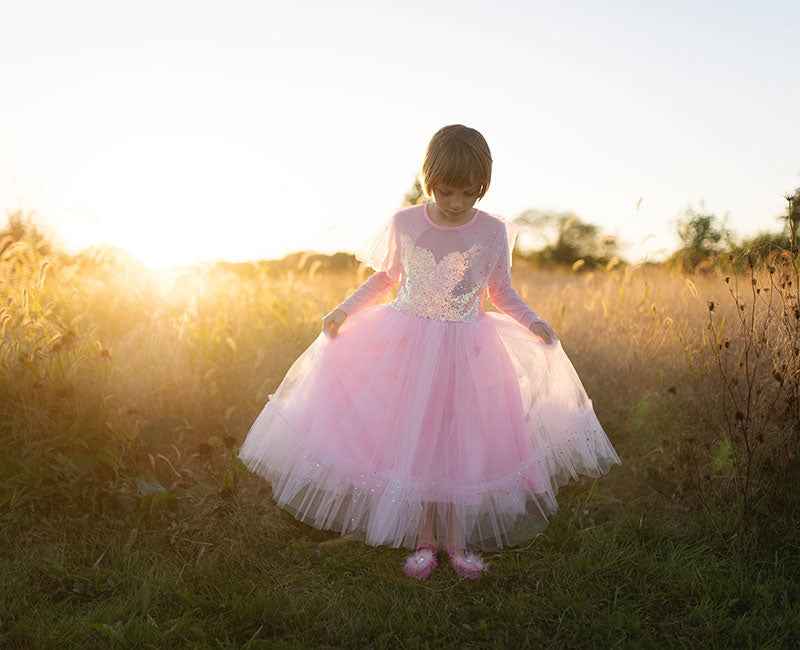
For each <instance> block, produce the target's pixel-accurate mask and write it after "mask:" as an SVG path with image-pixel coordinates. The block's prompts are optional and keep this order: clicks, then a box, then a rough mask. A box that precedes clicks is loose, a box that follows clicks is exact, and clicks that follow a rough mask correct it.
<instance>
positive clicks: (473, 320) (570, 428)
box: [239, 213, 619, 549]
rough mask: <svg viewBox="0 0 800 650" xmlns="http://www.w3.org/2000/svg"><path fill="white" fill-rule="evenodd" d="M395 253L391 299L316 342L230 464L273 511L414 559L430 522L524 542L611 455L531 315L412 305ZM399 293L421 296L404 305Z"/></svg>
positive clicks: (447, 536)
mask: <svg viewBox="0 0 800 650" xmlns="http://www.w3.org/2000/svg"><path fill="white" fill-rule="evenodd" d="M401 214H402V213H401ZM426 216H427V215H426ZM486 216H487V217H488V215H486ZM497 223H499V222H497V221H495V225H496V224H497ZM442 230H443V234H451V233H446V232H444V231H445V229H442ZM402 241H403V240H402V239H400V242H401V243H400V245H399V247H398V251H397V252H396V254H393V255H390V256H388V257H387V258H386V260H385V264H382V263H376V264H375V266H377V267H381V266H384V269H383V270H384V271H389V269H390V268H391V267H392V265H395V264H398V262H397V259H398V258H400V259H401V262H400V264H401V267H402V271H401V272H399V273H395V274H387V277H389V278H392V277H394V278H395V279H397V278H398V277H399V276H403V274H405V277H404V280H405V281H406V283H405V285H401V289H400V291H399V292H398V299H397V300H396V301H394V302H393V303H392V304H391V305H378V306H373V307H371V308H369V309H363V305H359V309H353V310H352V312H353V313H351V314H350V315H349V317H348V318H347V320H346V321H345V323H344V325H343V326H342V327H341V329H340V330H339V334H338V336H337V337H336V338H335V339H329V338H328V337H327V336H325V335H323V334H320V336H319V337H318V338H317V339H316V340H315V341H314V342H313V343H312V344H311V346H309V348H308V349H307V350H306V351H305V352H304V353H303V354H302V355H301V356H300V357H299V358H298V359H297V361H296V362H295V363H294V364H293V365H292V367H291V368H290V370H289V372H288V373H287V375H286V377H285V379H284V380H283V382H282V383H281V385H280V386H279V387H278V389H277V390H276V392H275V393H274V394H273V395H271V396H270V400H269V402H268V403H267V405H266V406H265V407H264V409H263V411H262V412H261V414H260V415H259V417H258V418H257V420H256V421H255V423H254V424H253V426H252V428H251V430H250V432H249V434H248V436H247V439H246V440H245V442H244V444H243V446H242V448H241V450H240V454H239V455H240V457H241V459H242V460H243V462H244V463H245V464H246V465H247V467H248V468H250V469H251V470H252V471H254V472H257V473H258V474H260V475H261V476H263V477H265V478H266V479H267V480H268V481H269V482H270V483H271V485H272V488H273V496H274V498H275V499H276V501H277V503H278V505H279V506H281V507H284V508H286V509H287V510H289V511H290V512H291V513H292V514H294V515H295V516H296V517H297V518H298V519H300V520H301V521H304V522H306V523H308V524H310V525H312V526H315V527H317V528H322V529H333V530H337V531H340V532H341V533H342V534H348V535H351V536H353V537H355V538H357V539H362V540H364V541H365V542H366V543H368V544H372V545H388V546H393V547H397V546H406V547H409V548H414V547H416V545H417V543H418V534H419V531H420V526H421V525H422V524H423V521H424V522H425V524H426V525H428V526H430V527H431V529H432V531H433V533H434V535H435V536H436V538H437V540H440V543H442V544H445V543H447V544H451V545H458V544H466V545H474V546H477V547H480V548H484V549H491V548H500V547H503V546H506V545H513V544H516V543H519V542H521V541H523V540H525V539H528V538H530V537H532V536H533V535H535V534H536V533H537V532H538V531H539V530H541V529H542V528H543V527H544V526H545V525H546V523H547V517H548V515H550V514H552V513H553V512H555V510H556V509H557V503H556V500H555V496H556V493H557V490H558V487H559V486H560V485H562V484H564V483H565V482H566V481H568V480H569V479H570V478H575V477H577V475H578V474H587V475H589V476H598V475H600V474H601V473H604V472H606V471H607V470H608V469H609V468H610V466H611V465H612V464H614V463H618V462H619V458H618V457H617V454H616V453H615V451H614V449H613V448H612V446H611V444H610V442H609V441H608V438H607V437H606V435H605V433H604V432H603V429H602V428H601V426H600V424H599V422H598V420H597V418H596V416H595V414H594V411H593V409H592V403H591V401H590V400H589V398H588V397H587V395H586V392H585V391H584V389H583V386H582V385H581V382H580V380H579V378H578V376H577V374H576V373H575V371H574V369H573V367H572V364H571V363H570V361H569V359H568V358H567V356H566V355H565V354H564V351H563V349H562V348H561V344H560V342H556V343H554V344H550V345H548V344H545V343H543V342H541V340H540V339H538V337H536V336H535V335H534V334H533V333H532V332H530V331H529V330H528V329H527V327H526V326H524V325H523V324H521V323H522V322H525V321H531V322H532V317H531V316H530V314H532V313H533V312H530V314H522V313H521V312H514V316H515V318H516V320H515V318H511V317H510V316H507V315H505V314H497V313H486V312H484V311H483V310H481V309H478V310H477V311H475V312H474V316H473V312H472V311H471V310H472V309H473V304H470V301H471V300H472V296H471V297H470V299H468V300H461V301H460V302H458V304H457V305H456V304H455V303H454V302H450V303H448V304H441V296H435V297H433V298H431V300H425V299H420V300H416V298H417V297H419V296H423V297H424V293H420V292H424V289H423V288H422V287H420V286H418V285H419V283H423V282H428V280H429V278H428V277H427V276H428V275H430V273H431V270H430V268H428V269H427V271H426V273H427V275H426V277H424V278H423V277H422V276H420V277H414V276H413V269H414V264H415V263H416V262H415V261H414V259H413V258H414V251H413V249H411V248H410V246H411V245H412V244H403V243H402ZM498 241H500V240H498ZM403 246H405V247H406V248H405V250H404V251H403ZM458 246H459V247H460V248H461V249H462V250H460V251H459V252H461V253H463V252H464V251H465V250H467V249H465V248H464V246H463V245H462V244H458ZM506 247H507V240H506V237H505V233H503V237H502V243H500V244H499V248H500V249H501V250H500V253H499V255H498V258H497V260H499V262H500V264H502V265H504V266H505V269H506V271H507V265H508V260H507V259H506V260H503V259H502V256H503V249H505V250H506V251H507V248H506ZM425 250H426V251H428V252H429V254H430V255H431V256H433V253H431V252H430V249H427V248H426V249H425ZM443 259H444V257H440V258H439V260H440V261H441V260H443ZM420 260H421V261H422V263H423V264H424V265H428V266H430V264H431V260H427V259H425V258H424V256H423V257H420V256H417V261H420ZM497 260H495V264H496V263H497ZM433 264H434V266H435V265H436V262H435V259H434V262H433ZM458 266H459V268H460V269H462V270H463V269H464V268H471V265H469V264H468V265H466V266H464V263H463V260H461V261H459V262H458ZM485 268H487V267H485ZM492 268H494V267H493V266H492V265H491V264H489V265H488V272H489V273H491V271H492ZM376 270H381V269H380V268H376ZM434 273H435V272H434ZM443 273H447V274H448V276H447V278H444V277H443V278H439V280H441V281H449V282H450V283H451V285H453V287H456V286H457V285H458V286H459V287H461V288H460V289H455V290H454V291H455V293H458V292H459V291H461V290H462V289H463V290H464V292H465V293H467V292H470V291H471V289H472V285H473V284H474V282H472V281H470V282H465V281H464V279H463V277H459V276H458V275H456V276H453V274H452V271H446V272H444V271H443ZM373 277H374V276H373ZM470 280H473V278H470ZM415 282H416V283H417V284H415ZM386 284H391V283H387V282H385V281H382V284H381V287H380V288H375V289H374V291H373V293H375V294H376V295H377V294H379V293H380V292H382V291H385V286H384V285H386ZM402 286H406V287H412V286H413V287H414V291H415V292H416V293H415V294H414V295H413V296H409V295H408V292H407V295H406V296H405V297H404V296H403V288H402ZM509 286H510V283H509ZM479 288H480V286H479ZM495 293H496V295H497V293H498V292H495ZM461 295H463V294H461ZM490 296H491V286H490ZM362 299H363V296H362ZM477 299H478V300H480V296H478V297H477ZM415 300H416V302H415ZM362 302H365V303H366V302H369V301H368V300H366V299H363V300H362ZM431 305H433V306H431ZM351 307H352V303H351ZM459 309H460V310H461V311H459ZM420 310H422V311H425V310H427V311H430V310H433V311H434V312H436V313H433V314H431V313H427V311H426V315H419V314H418V313H413V312H419V311H420ZM436 310H439V311H438V312H437V311H436ZM510 311H513V310H510ZM440 312H441V313H440ZM437 314H438V315H437ZM442 316H446V318H443V317H442ZM462 317H463V320H462V319H461V318H462ZM533 317H535V318H536V319H538V317H537V316H536V315H535V314H533ZM445 540H446V541H445Z"/></svg>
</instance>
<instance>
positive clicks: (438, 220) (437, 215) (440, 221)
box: [426, 201, 478, 228]
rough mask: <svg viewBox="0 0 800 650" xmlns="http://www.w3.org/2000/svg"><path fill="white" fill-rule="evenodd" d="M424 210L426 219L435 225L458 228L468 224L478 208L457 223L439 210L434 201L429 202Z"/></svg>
mask: <svg viewBox="0 0 800 650" xmlns="http://www.w3.org/2000/svg"><path fill="white" fill-rule="evenodd" d="M426 208H427V212H428V218H429V219H430V220H431V221H432V222H433V223H434V224H435V225H437V226H441V227H442V228H458V227H459V226H464V225H466V224H468V223H470V222H471V221H472V220H473V219H474V218H475V215H476V214H477V213H478V208H476V207H473V208H472V209H471V210H470V212H469V213H468V214H467V216H466V217H464V218H462V219H459V220H458V221H453V220H452V219H450V218H448V217H447V215H445V214H443V213H442V212H441V211H440V210H439V207H438V206H437V205H436V202H435V201H431V202H430V203H428V204H426Z"/></svg>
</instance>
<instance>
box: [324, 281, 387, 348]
mask: <svg viewBox="0 0 800 650" xmlns="http://www.w3.org/2000/svg"><path fill="white" fill-rule="evenodd" d="M398 280H399V276H395V277H392V276H390V275H389V274H388V273H386V272H385V271H378V272H377V273H373V274H372V275H371V276H369V277H368V278H367V280H366V281H365V282H364V283H363V284H362V285H361V286H360V287H359V288H358V289H356V290H355V291H354V292H353V293H352V294H350V296H349V297H348V298H347V299H346V300H345V301H344V302H343V303H341V304H340V305H339V306H338V307H336V308H335V309H334V310H333V311H332V312H331V313H330V314H328V315H327V316H325V318H323V319H322V331H323V332H324V333H326V334H327V335H328V336H329V337H330V338H336V333H337V332H338V331H339V327H340V326H341V325H342V323H344V321H345V319H346V318H347V316H348V314H352V313H353V312H356V311H358V310H359V309H363V308H364V307H366V306H367V305H370V304H372V303H373V302H375V301H376V300H378V299H379V298H380V297H381V296H383V295H385V294H387V293H388V292H389V291H390V290H391V289H392V288H393V287H394V286H395V285H396V284H397V281H398Z"/></svg>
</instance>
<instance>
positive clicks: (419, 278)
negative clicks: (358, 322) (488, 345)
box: [338, 205, 540, 328]
mask: <svg viewBox="0 0 800 650" xmlns="http://www.w3.org/2000/svg"><path fill="white" fill-rule="evenodd" d="M513 248H514V229H513V227H512V226H511V224H509V223H508V222H505V221H503V220H502V219H500V218H499V217H495V216H493V215H490V214H487V213H485V212H482V211H480V210H476V211H475V214H474V215H473V217H472V219H471V220H470V221H469V222H467V223H465V224H462V225H460V226H454V227H448V226H442V225H441V224H437V223H434V222H433V221H432V220H431V218H430V215H429V214H428V210H427V206H425V205H413V206H410V207H408V208H404V209H403V210H400V211H399V212H396V213H395V214H394V215H393V216H392V218H391V219H389V220H387V221H386V222H385V223H384V224H383V225H382V226H381V227H380V229H379V230H378V231H377V232H376V233H375V234H374V235H373V236H372V237H371V238H370V240H369V241H368V242H367V244H366V246H365V247H364V248H362V249H361V250H359V251H358V253H357V254H356V257H357V258H358V259H359V260H361V261H362V262H364V263H366V264H367V265H369V266H371V267H372V268H373V269H375V273H373V274H372V275H371V276H370V277H369V278H367V279H366V280H365V281H364V283H363V284H362V285H361V286H360V287H359V288H358V289H356V290H355V291H354V292H353V293H352V294H351V295H350V296H349V297H348V298H347V300H345V301H344V302H343V303H341V304H340V305H339V307H338V308H339V309H340V310H341V311H343V312H344V313H345V314H348V315H349V314H352V313H354V312H356V311H358V310H359V309H362V308H363V307H364V306H366V305H368V304H371V303H373V302H375V301H376V300H377V299H378V298H379V297H380V296H383V295H385V294H386V293H388V292H389V291H390V290H391V289H393V288H394V287H396V286H397V285H398V283H399V285H400V286H399V288H398V290H397V298H396V299H395V300H394V301H393V302H392V303H390V306H391V307H393V308H394V309H397V310H399V311H402V312H405V313H408V314H412V315H414V316H421V317H423V318H432V319H436V320H440V321H444V322H469V321H474V320H477V319H478V318H479V317H480V315H481V299H482V297H483V289H484V288H485V287H488V288H489V291H488V294H487V297H488V299H489V301H490V302H492V303H493V304H494V305H495V306H496V307H497V308H498V309H500V311H502V312H504V313H505V314H508V315H509V316H512V317H513V318H515V319H516V320H517V321H518V322H519V323H521V324H522V325H524V326H525V327H526V328H527V327H529V326H530V325H531V324H532V323H534V322H535V321H537V320H540V319H539V317H538V316H537V315H536V313H535V312H534V311H533V310H532V309H531V308H530V307H529V306H528V305H527V304H525V301H524V300H523V299H522V298H521V297H520V295H519V294H518V293H517V292H516V291H515V290H514V287H513V286H511V273H510V266H511V254H510V251H511V250H513Z"/></svg>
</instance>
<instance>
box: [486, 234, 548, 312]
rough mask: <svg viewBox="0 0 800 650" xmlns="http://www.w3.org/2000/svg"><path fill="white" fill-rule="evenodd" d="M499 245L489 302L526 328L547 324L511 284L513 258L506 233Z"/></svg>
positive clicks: (489, 283)
mask: <svg viewBox="0 0 800 650" xmlns="http://www.w3.org/2000/svg"><path fill="white" fill-rule="evenodd" d="M497 245H498V246H499V247H500V254H499V257H498V260H497V264H496V265H495V267H494V269H493V270H492V273H491V274H490V275H489V281H488V283H487V284H488V287H489V302H491V303H492V304H493V305H494V306H495V307H497V308H498V309H499V310H500V311H502V312H503V313H504V314H508V315H509V316H511V317H512V318H514V319H515V320H517V321H519V322H520V323H521V324H522V325H524V326H525V327H530V326H531V325H532V324H533V323H536V322H540V323H547V321H546V320H544V319H543V318H539V315H538V314H537V313H536V312H535V311H533V310H532V309H531V308H530V307H529V306H528V304H527V303H526V302H525V301H524V300H523V299H522V297H521V296H520V295H519V293H517V290H516V289H514V287H513V286H512V284H511V257H510V254H509V246H508V239H507V238H506V235H505V233H501V235H500V237H498V243H497ZM547 324H548V325H549V323H547Z"/></svg>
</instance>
